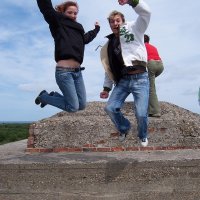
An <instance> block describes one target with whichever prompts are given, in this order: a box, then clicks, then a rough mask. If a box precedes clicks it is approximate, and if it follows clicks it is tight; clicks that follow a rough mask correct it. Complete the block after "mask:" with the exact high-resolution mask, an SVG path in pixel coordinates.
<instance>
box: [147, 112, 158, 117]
mask: <svg viewBox="0 0 200 200" xmlns="http://www.w3.org/2000/svg"><path fill="white" fill-rule="evenodd" d="M149 117H161V114H160V113H156V114H149Z"/></svg>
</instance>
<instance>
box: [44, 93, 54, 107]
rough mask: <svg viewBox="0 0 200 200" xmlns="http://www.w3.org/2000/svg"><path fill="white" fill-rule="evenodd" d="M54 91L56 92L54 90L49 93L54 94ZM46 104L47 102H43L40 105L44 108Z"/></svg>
mask: <svg viewBox="0 0 200 200" xmlns="http://www.w3.org/2000/svg"><path fill="white" fill-rule="evenodd" d="M54 93H55V92H54V91H52V92H50V93H49V96H53V95H54ZM46 105H47V104H46V103H41V104H40V107H41V108H44V107H45V106H46Z"/></svg>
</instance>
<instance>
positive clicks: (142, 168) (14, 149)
mask: <svg viewBox="0 0 200 200" xmlns="http://www.w3.org/2000/svg"><path fill="white" fill-rule="evenodd" d="M26 142H27V141H26V140H23V141H19V142H15V143H10V144H6V145H2V146H0V200H32V199H35V198H38V199H40V200H82V199H85V200H88V199H89V200H150V199H155V200H165V199H166V200H169V199H170V200H171V199H172V200H180V199H181V200H199V196H200V172H199V167H200V150H176V151H140V152H139V151H138V152H118V153H105V152H104V153H103V152H101V153H100V152H96V153H91V152H88V153H44V154H41V153H40V154H27V153H25V148H26Z"/></svg>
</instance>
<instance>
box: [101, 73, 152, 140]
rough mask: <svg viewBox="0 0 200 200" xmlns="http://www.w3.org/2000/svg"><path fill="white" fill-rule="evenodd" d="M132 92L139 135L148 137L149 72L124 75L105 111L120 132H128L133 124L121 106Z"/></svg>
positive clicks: (141, 137)
mask: <svg viewBox="0 0 200 200" xmlns="http://www.w3.org/2000/svg"><path fill="white" fill-rule="evenodd" d="M130 93H132V95H133V98H134V104H133V106H134V105H135V116H136V119H137V130H138V137H139V138H140V139H143V138H147V136H148V133H147V132H148V127H147V126H148V117H147V113H148V99H149V79H148V73H147V72H144V73H141V74H134V75H126V76H124V77H123V78H122V79H121V80H120V81H119V83H118V84H117V85H116V86H115V87H114V89H113V91H112V94H111V96H110V98H109V100H108V102H107V105H106V107H105V111H106V113H107V114H108V115H109V117H110V118H111V120H112V122H113V123H114V125H115V127H116V128H117V130H118V131H119V132H120V133H127V132H128V131H129V130H130V128H131V124H130V121H129V120H128V119H126V118H125V117H124V115H123V114H122V112H121V107H122V106H123V104H124V102H125V99H126V98H127V97H128V95H129V94H130Z"/></svg>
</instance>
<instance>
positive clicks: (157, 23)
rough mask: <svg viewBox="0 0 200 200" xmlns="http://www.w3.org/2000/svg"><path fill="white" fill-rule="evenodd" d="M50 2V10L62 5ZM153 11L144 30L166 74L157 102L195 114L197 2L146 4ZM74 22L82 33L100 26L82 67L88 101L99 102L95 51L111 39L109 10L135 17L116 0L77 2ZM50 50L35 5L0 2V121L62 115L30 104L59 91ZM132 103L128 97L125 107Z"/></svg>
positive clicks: (199, 65)
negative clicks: (81, 29) (38, 98)
mask: <svg viewBox="0 0 200 200" xmlns="http://www.w3.org/2000/svg"><path fill="white" fill-rule="evenodd" d="M61 2H62V1H60V0H52V3H53V5H54V6H55V5H57V4H59V3H61ZM146 2H147V3H148V4H149V6H150V7H151V10H152V18H151V22H150V25H149V28H148V30H147V32H146V33H147V34H149V35H150V36H151V43H152V44H154V45H155V46H157V48H158V50H159V53H160V56H161V57H162V60H163V62H164V67H165V70H164V72H163V74H161V75H160V76H159V77H158V78H157V82H156V84H157V93H158V97H159V100H160V101H166V102H170V103H173V104H176V105H178V106H180V107H183V108H185V109H188V110H190V111H192V112H196V113H200V106H199V104H198V90H199V87H200V47H199V41H198V38H199V35H200V17H199V8H200V1H197V0H195V1H192V3H190V2H188V3H187V2H183V1H181V0H176V1H173V2H169V1H166V0H159V1H158V0H146ZM78 3H79V6H80V12H79V15H78V21H79V22H80V23H81V24H82V25H83V27H84V29H85V31H88V30H90V29H93V27H94V23H95V21H99V23H100V25H101V31H100V33H99V34H98V36H97V37H96V38H95V40H94V41H93V42H91V43H90V44H88V45H87V46H86V49H85V58H84V62H83V64H82V66H85V67H86V70H85V71H83V76H84V80H85V85H86V90H87V98H88V101H102V100H101V99H100V98H99V93H100V91H101V90H102V84H103V78H104V71H103V68H102V65H101V63H100V59H99V53H100V51H99V49H98V50H97V51H95V49H96V47H97V46H98V45H103V44H104V43H105V42H106V41H107V40H106V39H105V38H104V36H105V35H107V34H109V33H110V28H109V26H108V22H107V20H106V18H107V16H108V14H109V13H110V12H111V11H112V10H114V9H115V10H119V11H121V12H123V13H124V14H125V17H126V20H128V21H130V20H134V19H135V18H136V17H137V16H136V14H135V13H134V12H133V10H132V9H131V7H130V6H128V5H125V6H120V5H118V3H117V0H78ZM53 56H54V46H53V40H52V38H51V35H50V33H49V29H48V25H47V24H46V22H45V21H44V19H43V16H42V15H41V13H40V12H39V10H38V7H37V4H36V0H1V7H0V121H37V120H41V119H43V118H46V117H50V116H52V115H53V114H55V113H57V112H60V111H61V110H59V109H57V108H53V107H51V106H46V107H45V108H43V109H41V108H40V107H39V106H37V105H35V104H34V99H35V97H36V96H37V94H38V93H39V92H40V91H41V90H42V89H46V90H47V91H52V90H58V87H57V85H56V83H55V78H54V70H55V61H54V57H53ZM131 99H132V98H131V97H129V98H128V100H129V101H130V100H131Z"/></svg>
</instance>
